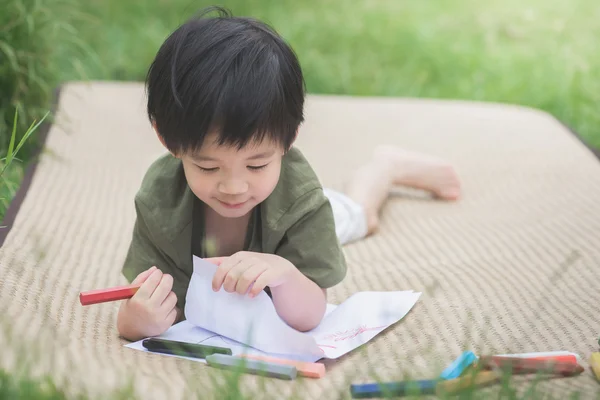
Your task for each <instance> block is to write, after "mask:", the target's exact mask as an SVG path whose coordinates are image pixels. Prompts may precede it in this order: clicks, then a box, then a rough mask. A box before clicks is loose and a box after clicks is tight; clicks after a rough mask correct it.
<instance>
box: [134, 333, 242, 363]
mask: <svg viewBox="0 0 600 400" xmlns="http://www.w3.org/2000/svg"><path fill="white" fill-rule="evenodd" d="M142 346H144V347H145V348H146V349H147V350H148V351H151V352H153V353H162V354H171V355H175V356H182V357H192V358H206V357H207V356H209V355H212V354H226V355H231V354H232V352H231V349H228V348H226V347H217V346H207V345H203V344H194V343H186V342H177V341H174V340H165V339H159V338H149V339H144V340H143V341H142Z"/></svg>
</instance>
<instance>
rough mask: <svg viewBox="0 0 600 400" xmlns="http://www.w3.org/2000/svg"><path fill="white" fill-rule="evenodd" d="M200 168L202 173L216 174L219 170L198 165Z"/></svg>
mask: <svg viewBox="0 0 600 400" xmlns="http://www.w3.org/2000/svg"><path fill="white" fill-rule="evenodd" d="M197 167H198V168H200V171H202V172H215V171H216V170H218V169H219V168H218V167H214V168H202V167H201V166H199V165H197Z"/></svg>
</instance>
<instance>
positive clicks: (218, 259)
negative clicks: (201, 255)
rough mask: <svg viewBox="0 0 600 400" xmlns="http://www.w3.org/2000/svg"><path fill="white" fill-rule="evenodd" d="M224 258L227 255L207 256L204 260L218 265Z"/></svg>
mask: <svg viewBox="0 0 600 400" xmlns="http://www.w3.org/2000/svg"><path fill="white" fill-rule="evenodd" d="M226 258H227V257H209V258H205V259H204V261H208V262H209V263H211V264H215V265H216V266H219V265H221V263H222V262H223V261H224V260H225V259H226Z"/></svg>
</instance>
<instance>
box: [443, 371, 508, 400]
mask: <svg viewBox="0 0 600 400" xmlns="http://www.w3.org/2000/svg"><path fill="white" fill-rule="evenodd" d="M500 378H501V374H499V373H498V372H497V371H482V372H478V373H476V374H468V375H466V376H464V377H461V378H455V379H449V380H447V381H440V382H438V384H437V385H436V395H438V396H441V395H443V394H456V393H458V392H461V391H464V390H467V389H472V388H474V387H480V386H485V385H489V384H492V383H495V382H497V381H499V380H500Z"/></svg>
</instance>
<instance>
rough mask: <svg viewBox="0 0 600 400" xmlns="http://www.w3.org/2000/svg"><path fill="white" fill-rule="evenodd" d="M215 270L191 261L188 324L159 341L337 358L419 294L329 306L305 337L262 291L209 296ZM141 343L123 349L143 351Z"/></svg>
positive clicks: (359, 298) (364, 295)
mask: <svg viewBox="0 0 600 400" xmlns="http://www.w3.org/2000/svg"><path fill="white" fill-rule="evenodd" d="M216 269H217V267H216V266H215V265H214V264H211V263H208V262H206V261H204V260H202V259H200V258H197V257H194V273H193V275H192V278H191V281H190V285H189V288H188V292H187V297H186V307H185V316H186V319H187V320H186V321H184V322H181V323H179V324H177V325H175V326H173V327H171V328H170V329H169V330H168V331H167V332H165V334H163V335H161V337H163V338H166V339H171V340H179V341H186V342H191V343H203V344H211V345H217V346H219V343H221V344H220V345H221V346H223V343H228V346H229V347H230V348H232V352H233V353H234V354H240V353H242V352H253V353H255V354H264V355H270V356H276V357H285V358H294V359H299V360H306V361H316V360H319V359H321V358H338V357H340V356H342V355H344V354H346V353H348V352H350V351H352V350H354V349H356V348H357V347H359V346H361V345H363V344H365V343H367V342H368V341H369V340H371V339H372V338H373V337H375V336H376V335H377V334H379V333H380V332H381V331H383V330H384V329H386V328H388V327H389V326H390V325H392V324H394V323H396V322H398V321H399V320H400V319H402V318H403V317H404V316H405V315H406V314H407V313H408V312H409V311H410V310H411V308H412V307H413V306H414V305H415V303H416V302H417V301H418V299H419V297H420V295H421V294H420V293H416V292H413V291H391V292H359V293H356V294H354V295H353V296H351V297H350V298H348V299H347V300H346V301H344V302H343V303H342V304H340V305H339V306H336V305H333V304H328V306H327V312H326V314H325V317H324V318H323V320H322V322H321V324H320V325H319V326H318V327H317V328H315V329H314V330H312V331H310V332H306V333H304V332H299V331H297V330H295V329H293V328H291V327H290V326H288V325H287V324H286V323H285V322H284V321H283V320H282V319H281V318H280V317H279V315H278V314H277V312H276V310H275V306H274V305H273V302H272V301H271V299H270V298H269V296H268V295H267V294H266V293H264V292H262V293H260V294H259V295H258V296H256V297H255V298H254V299H250V298H249V297H248V296H244V295H239V294H237V293H227V292H225V291H224V290H220V291H219V292H214V291H213V290H212V285H211V282H212V277H213V275H214V273H215V271H216ZM299 301H301V300H299ZM141 342H142V341H139V342H135V343H132V344H129V345H127V347H130V348H134V349H137V350H144V351H145V349H144V348H143V347H142V346H141ZM249 347H250V349H249Z"/></svg>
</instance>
